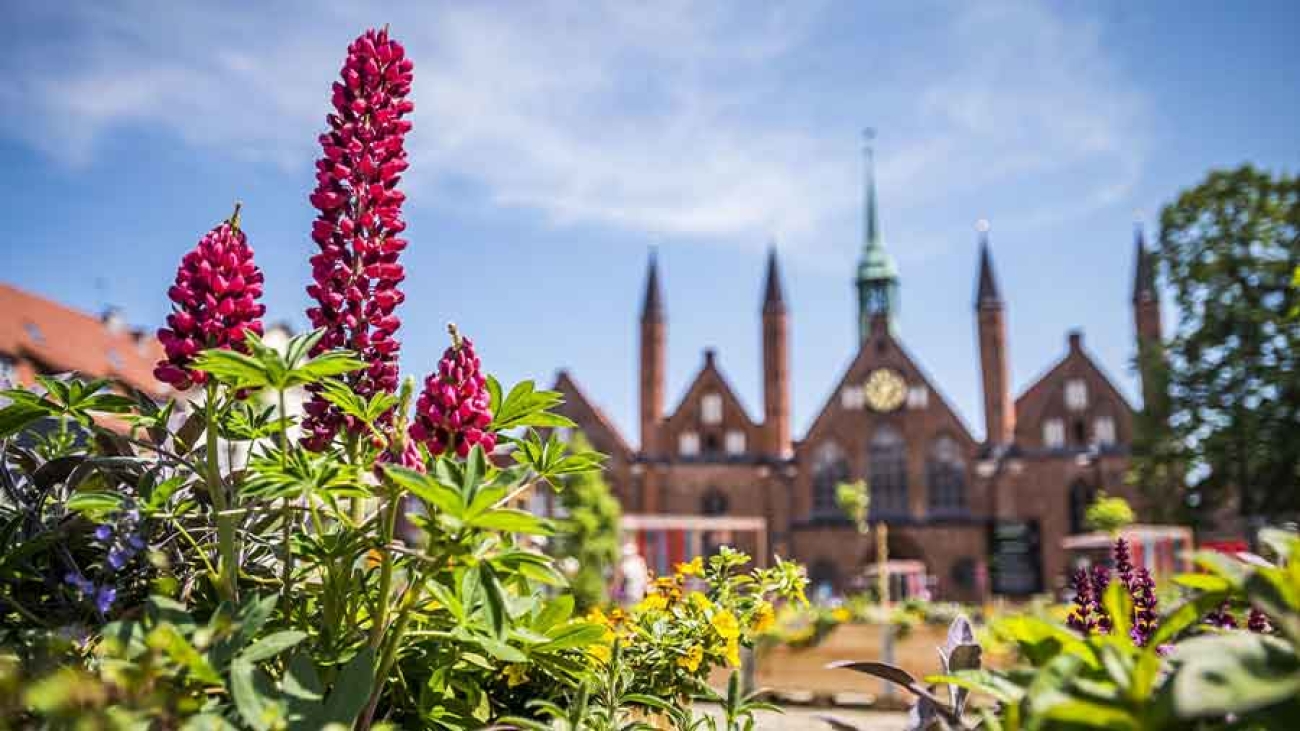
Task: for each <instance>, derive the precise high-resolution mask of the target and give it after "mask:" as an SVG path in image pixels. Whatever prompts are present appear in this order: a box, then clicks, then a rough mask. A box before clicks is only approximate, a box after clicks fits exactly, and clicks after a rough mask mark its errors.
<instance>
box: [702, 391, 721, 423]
mask: <svg viewBox="0 0 1300 731" xmlns="http://www.w3.org/2000/svg"><path fill="white" fill-rule="evenodd" d="M700 421H702V422H704V423H705V424H721V423H722V394H720V393H706V394H704V396H703V397H702V398H701V399H700Z"/></svg>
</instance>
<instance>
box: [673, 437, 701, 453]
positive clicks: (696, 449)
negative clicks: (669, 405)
mask: <svg viewBox="0 0 1300 731" xmlns="http://www.w3.org/2000/svg"><path fill="white" fill-rule="evenodd" d="M677 452H678V454H680V455H682V456H683V457H695V456H697V455H699V453H700V435H699V434H696V433H695V432H693V431H684V432H682V433H681V436H679V437H677Z"/></svg>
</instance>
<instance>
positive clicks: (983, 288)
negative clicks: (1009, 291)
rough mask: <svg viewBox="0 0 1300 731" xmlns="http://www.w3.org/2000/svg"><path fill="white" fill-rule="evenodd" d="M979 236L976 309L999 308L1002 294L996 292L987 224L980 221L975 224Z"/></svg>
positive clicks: (995, 279) (995, 278)
mask: <svg viewBox="0 0 1300 731" xmlns="http://www.w3.org/2000/svg"><path fill="white" fill-rule="evenodd" d="M975 228H976V229H977V230H978V231H979V234H980V275H979V287H978V289H977V290H976V293H975V306H976V307H989V306H1000V305H1001V304H1002V293H1001V292H1000V291H999V290H998V280H997V277H995V276H994V274H993V254H992V252H990V251H989V222H988V221H986V220H984V219H980V221H979V223H977V224H975Z"/></svg>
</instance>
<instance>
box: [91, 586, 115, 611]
mask: <svg viewBox="0 0 1300 731" xmlns="http://www.w3.org/2000/svg"><path fill="white" fill-rule="evenodd" d="M116 599H117V587H114V586H110V585H105V586H101V587H99V589H98V590H96V591H95V608H96V609H98V610H99V613H100V614H108V610H110V609H112V608H113V602H114V601H115V600H116Z"/></svg>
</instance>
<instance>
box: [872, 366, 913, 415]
mask: <svg viewBox="0 0 1300 731" xmlns="http://www.w3.org/2000/svg"><path fill="white" fill-rule="evenodd" d="M862 391H863V393H864V394H866V397H867V405H868V406H870V407H871V408H873V409H875V410H876V411H893V410H894V409H897V408H898V407H899V406H902V405H903V401H904V399H906V398H907V383H906V382H905V381H904V380H903V377H902V376H900V375H898V372H897V371H893V370H890V369H889V368H877V369H876V370H874V371H872V372H871V373H869V374H867V382H866V383H865V384H863V386H862Z"/></svg>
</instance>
